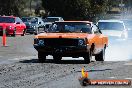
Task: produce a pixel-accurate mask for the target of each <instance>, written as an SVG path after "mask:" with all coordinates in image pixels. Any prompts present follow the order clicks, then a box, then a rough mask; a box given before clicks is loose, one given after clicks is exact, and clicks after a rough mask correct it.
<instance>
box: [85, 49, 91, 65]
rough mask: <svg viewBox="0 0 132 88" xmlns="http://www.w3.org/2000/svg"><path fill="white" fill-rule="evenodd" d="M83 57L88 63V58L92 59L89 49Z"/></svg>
mask: <svg viewBox="0 0 132 88" xmlns="http://www.w3.org/2000/svg"><path fill="white" fill-rule="evenodd" d="M83 58H84V60H85V62H86V63H90V60H91V59H92V53H91V50H89V52H88V53H86V54H84V56H83Z"/></svg>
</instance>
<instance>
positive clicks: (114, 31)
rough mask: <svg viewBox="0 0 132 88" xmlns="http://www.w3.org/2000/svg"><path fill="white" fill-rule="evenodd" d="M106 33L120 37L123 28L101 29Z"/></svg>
mask: <svg viewBox="0 0 132 88" xmlns="http://www.w3.org/2000/svg"><path fill="white" fill-rule="evenodd" d="M101 32H102V33H103V34H104V35H107V36H115V37H120V36H121V34H122V33H123V30H101Z"/></svg>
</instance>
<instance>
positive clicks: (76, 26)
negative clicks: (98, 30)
mask: <svg viewBox="0 0 132 88" xmlns="http://www.w3.org/2000/svg"><path fill="white" fill-rule="evenodd" d="M50 32H60V33H67V32H68V33H72V32H73V33H74V32H76V33H80V32H82V33H92V32H91V26H90V24H87V23H78V22H56V23H54V24H53V25H52V27H51V28H50Z"/></svg>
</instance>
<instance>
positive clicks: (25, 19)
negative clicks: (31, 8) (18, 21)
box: [22, 17, 32, 22]
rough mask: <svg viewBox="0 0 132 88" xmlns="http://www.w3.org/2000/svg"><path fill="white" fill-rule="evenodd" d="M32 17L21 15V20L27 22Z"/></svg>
mask: <svg viewBox="0 0 132 88" xmlns="http://www.w3.org/2000/svg"><path fill="white" fill-rule="evenodd" d="M31 19H32V18H31V17H23V18H22V21H23V22H29V21H30V20H31Z"/></svg>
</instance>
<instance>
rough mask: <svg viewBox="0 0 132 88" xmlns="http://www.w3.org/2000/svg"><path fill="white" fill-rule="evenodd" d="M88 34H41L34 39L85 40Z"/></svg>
mask: <svg viewBox="0 0 132 88" xmlns="http://www.w3.org/2000/svg"><path fill="white" fill-rule="evenodd" d="M88 35H89V34H88V33H41V34H38V35H36V36H35V38H86V37H88Z"/></svg>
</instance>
